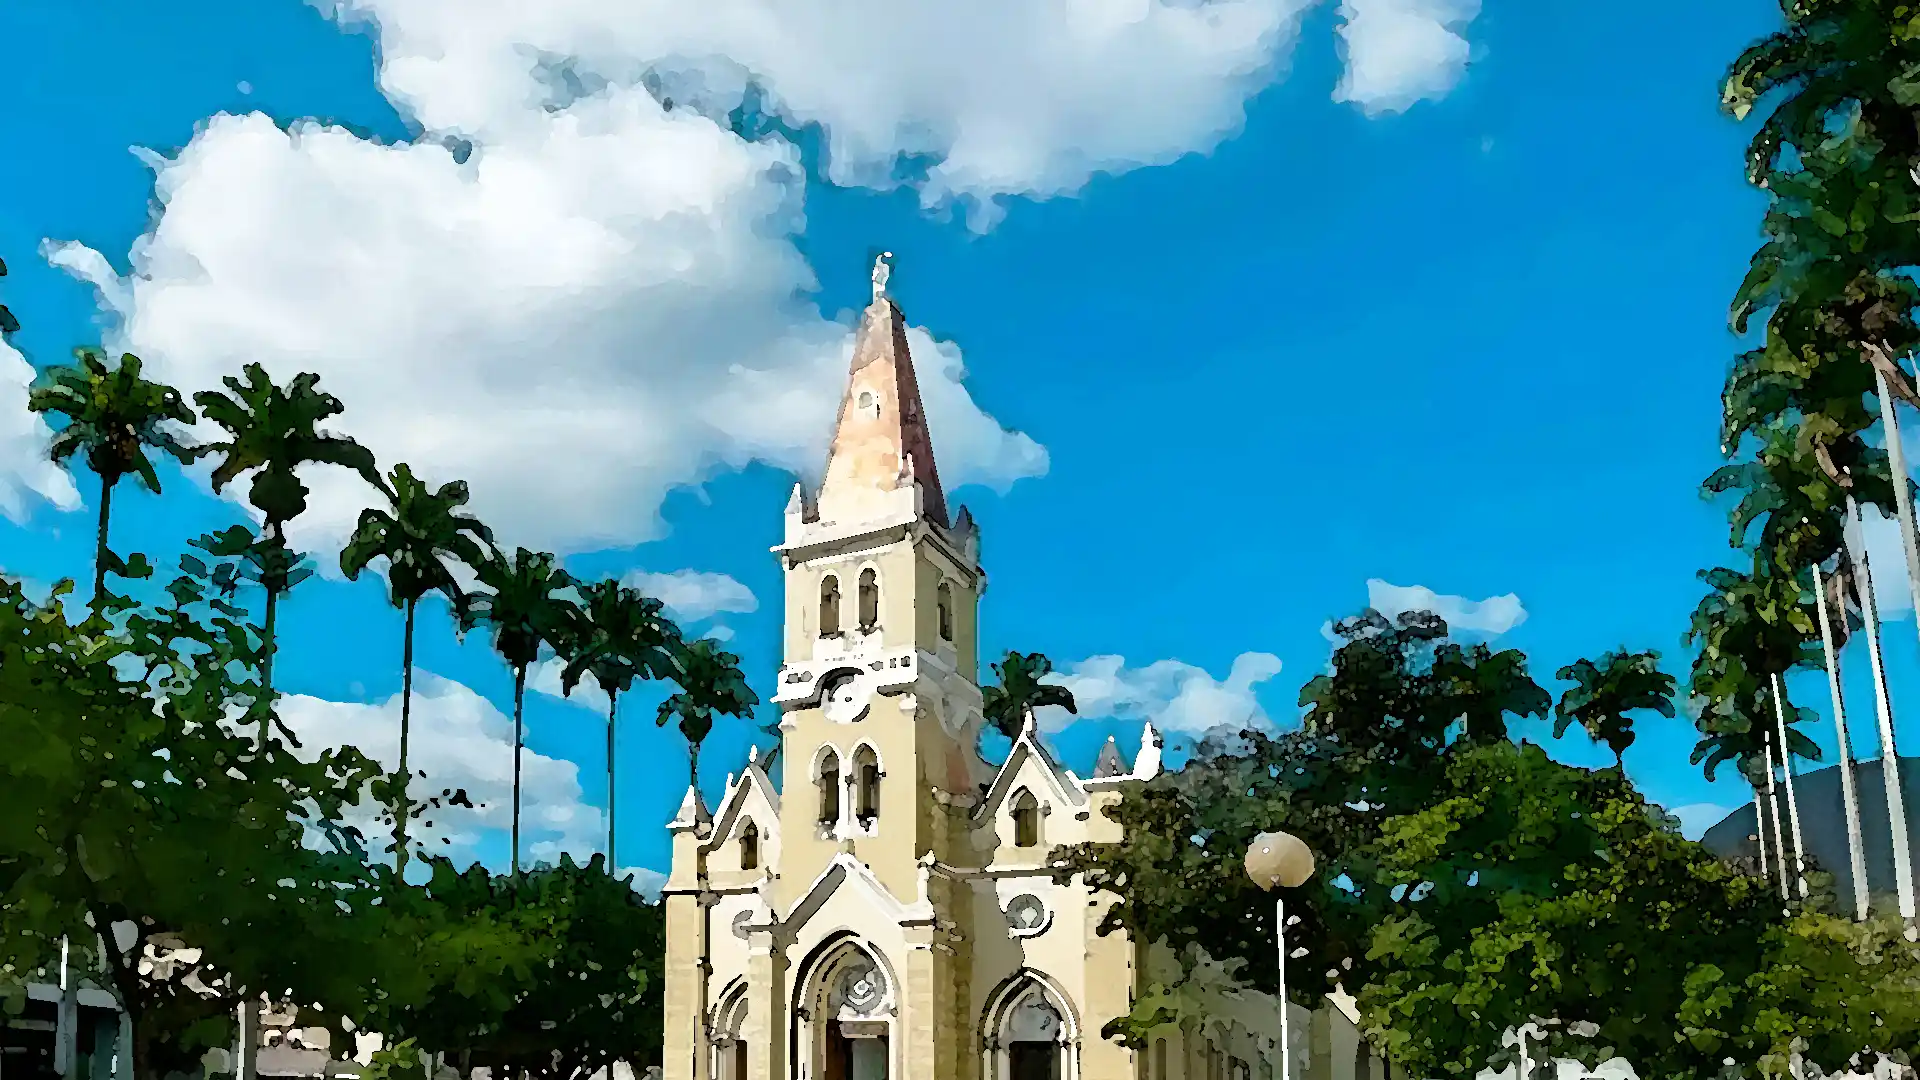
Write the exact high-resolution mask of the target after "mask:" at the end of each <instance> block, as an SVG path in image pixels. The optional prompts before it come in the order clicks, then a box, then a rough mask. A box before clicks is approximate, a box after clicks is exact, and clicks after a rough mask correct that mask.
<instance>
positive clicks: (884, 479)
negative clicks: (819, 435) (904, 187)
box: [813, 253, 951, 528]
mask: <svg viewBox="0 0 1920 1080" xmlns="http://www.w3.org/2000/svg"><path fill="white" fill-rule="evenodd" d="M891 260H892V254H891V253H888V254H884V255H881V256H880V258H878V259H876V260H875V261H874V266H873V302H872V303H870V304H868V305H867V309H866V311H865V312H864V313H863V314H862V315H861V317H860V328H859V330H858V332H857V333H856V334H855V336H854V342H853V365H852V367H851V369H850V370H849V372H848V375H847V389H846V393H845V394H844V395H843V396H842V397H841V399H840V418H839V422H838V423H837V424H836V425H835V427H834V432H833V442H832V444H831V445H830V447H829V448H828V450H827V469H826V476H825V478H824V479H823V480H822V481H821V484H820V494H819V497H818V498H817V499H816V500H815V501H814V507H813V509H814V516H815V518H816V520H818V521H820V522H821V523H823V524H824V523H827V522H832V523H835V524H838V525H843V526H844V525H851V524H853V523H855V522H868V521H877V520H880V519H882V518H892V517H895V516H899V515H901V514H902V512H903V511H910V512H911V514H912V516H913V517H916V518H919V519H922V520H929V521H933V522H935V523H937V524H939V525H940V526H941V527H942V528H946V527H949V526H950V525H951V522H950V521H949V520H948V518H947V499H946V493H945V491H944V490H943V489H942V488H941V486H940V472H939V469H938V468H937V467H936V466H935V465H934V460H933V440H932V439H931V438H930V437H929V436H928V434H927V418H926V410H925V408H924V407H923V406H922V404H921V401H920V383H919V380H918V379H917V378H916V377H915V375H914V370H913V356H912V354H911V352H910V351H909V350H908V348H907V324H906V320H905V319H904V318H903V317H902V316H901V314H900V308H899V306H898V305H896V304H895V303H894V302H893V300H892V298H891V297H889V296H888V295H887V292H886V283H887V277H888V275H889V273H890V272H891V269H892V263H891Z"/></svg>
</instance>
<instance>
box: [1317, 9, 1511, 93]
mask: <svg viewBox="0 0 1920 1080" xmlns="http://www.w3.org/2000/svg"><path fill="white" fill-rule="evenodd" d="M1479 14H1480V0H1342V3H1341V4H1340V17H1341V19H1342V20H1344V21H1343V23H1342V25H1341V26H1340V29H1339V34H1340V38H1341V41H1342V43H1343V44H1344V46H1345V52H1346V59H1347V67H1346V73H1345V74H1344V75H1343V76H1342V77H1341V79H1340V86H1339V88H1338V89H1337V90H1335V91H1334V95H1333V97H1334V100H1335V101H1345V102H1351V103H1353V104H1355V105H1358V106H1359V107H1360V108H1361V109H1362V110H1363V111H1364V112H1366V113H1367V115H1369V116H1378V115H1381V114H1383V113H1394V112H1404V111H1406V110H1407V109H1410V108H1412V107H1413V105H1414V103H1415V102H1418V101H1421V100H1423V99H1424V100H1434V99H1438V98H1441V97H1445V96H1446V94H1447V92H1448V91H1450V90H1452V89H1453V88H1454V86H1455V85H1456V84H1457V83H1459V81H1460V78H1461V76H1463V75H1464V74H1466V69H1467V59H1468V45H1467V40H1466V36H1465V35H1466V29H1467V26H1468V25H1469V24H1470V23H1472V22H1473V20H1474V18H1475V17H1476V16H1478V15H1479Z"/></svg>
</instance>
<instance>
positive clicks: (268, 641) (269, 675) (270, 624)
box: [260, 524, 286, 752]
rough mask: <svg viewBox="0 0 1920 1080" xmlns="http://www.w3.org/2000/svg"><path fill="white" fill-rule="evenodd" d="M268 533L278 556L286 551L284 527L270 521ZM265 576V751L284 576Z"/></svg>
mask: <svg viewBox="0 0 1920 1080" xmlns="http://www.w3.org/2000/svg"><path fill="white" fill-rule="evenodd" d="M267 535H269V536H271V537H272V538H273V542H274V546H275V552H276V557H277V556H278V553H279V551H282V550H284V549H285V547H286V542H285V540H284V539H283V538H282V537H281V535H280V526H279V525H277V524H269V525H268V526H267ZM262 576H263V577H265V578H266V579H267V580H266V582H265V585H266V587H267V612H266V618H265V619H263V620H262V622H261V628H260V638H261V641H260V644H261V647H262V649H263V650H264V652H263V655H262V656H261V659H260V699H261V706H260V749H261V751H263V752H264V751H265V750H266V748H267V741H268V740H269V739H271V738H272V737H273V653H274V620H275V617H276V616H277V615H278V614H279V613H280V579H279V578H277V577H276V576H275V575H272V574H265V575H262Z"/></svg>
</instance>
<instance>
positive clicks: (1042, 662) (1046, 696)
mask: <svg viewBox="0 0 1920 1080" xmlns="http://www.w3.org/2000/svg"><path fill="white" fill-rule="evenodd" d="M991 666H992V668H993V673H994V675H995V676H997V677H998V678H999V680H1000V683H999V685H998V686H983V687H981V688H980V696H981V711H982V712H983V713H984V714H985V716H986V720H987V723H989V724H991V725H993V727H994V730H996V731H998V732H1000V734H1002V735H1005V736H1006V737H1007V738H1009V739H1011V738H1014V737H1016V736H1018V735H1019V734H1020V728H1021V727H1022V726H1023V725H1024V724H1026V722H1027V713H1029V712H1031V711H1032V710H1034V709H1038V708H1041V707H1043V706H1047V705H1057V706H1059V707H1060V708H1062V709H1065V710H1067V711H1068V712H1070V713H1078V712H1079V710H1078V708H1076V707H1075V705H1074V701H1073V691H1071V690H1069V689H1067V688H1066V687H1064V686H1061V685H1060V684H1059V683H1049V682H1041V681H1040V680H1041V679H1043V678H1045V677H1047V676H1048V675H1051V674H1053V661H1051V660H1049V659H1047V658H1046V657H1045V656H1044V655H1042V654H1040V653H1017V652H1009V653H1007V656H1006V659H1004V660H1002V661H1000V662H999V663H997V664H993V665H991Z"/></svg>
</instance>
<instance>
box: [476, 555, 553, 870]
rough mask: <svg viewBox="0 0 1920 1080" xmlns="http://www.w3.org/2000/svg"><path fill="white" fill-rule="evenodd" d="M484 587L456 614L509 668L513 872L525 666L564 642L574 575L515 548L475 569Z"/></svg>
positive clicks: (517, 846) (545, 558) (516, 866)
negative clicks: (485, 635) (481, 630)
mask: <svg viewBox="0 0 1920 1080" xmlns="http://www.w3.org/2000/svg"><path fill="white" fill-rule="evenodd" d="M474 571H475V575H476V576H477V577H478V578H479V580H480V585H481V586H482V588H483V589H484V590H485V591H483V592H479V593H476V594H474V595H473V596H472V597H471V598H470V599H469V600H468V602H467V605H466V610H465V611H464V612H462V613H461V618H460V625H461V628H462V629H463V630H471V629H472V628H473V627H475V626H478V625H480V624H481V623H485V624H487V626H488V627H489V628H490V629H491V630H492V632H493V649H494V651H495V652H497V653H499V654H500V657H501V659H503V660H505V661H506V662H507V666H509V667H511V668H512V669H513V872H514V873H515V874H518V873H519V872H520V748H521V745H522V743H523V741H524V739H523V734H524V730H525V729H524V722H525V716H526V712H525V706H526V697H527V669H528V668H530V667H532V666H533V665H534V663H535V662H536V661H538V660H539V659H540V650H541V648H542V647H543V646H547V647H551V646H555V645H560V644H562V643H564V642H565V641H566V634H567V628H568V626H569V625H571V624H572V622H573V620H574V619H576V618H578V615H577V611H578V609H577V608H576V607H575V605H574V604H573V602H572V601H571V600H569V599H567V598H566V597H565V596H564V595H563V594H564V593H565V591H566V590H568V589H571V588H573V584H574V582H573V578H571V577H569V576H568V575H567V572H566V571H565V570H562V569H559V568H558V567H556V566H555V565H554V557H553V556H552V555H551V554H549V553H547V552H544V551H542V552H532V551H528V550H527V549H526V548H517V549H515V550H514V553H513V561H511V562H509V561H507V560H506V559H505V558H504V557H502V556H501V555H500V553H499V552H497V551H495V552H491V553H489V555H488V556H487V557H486V558H483V559H481V560H480V564H479V565H478V566H476V567H474Z"/></svg>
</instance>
